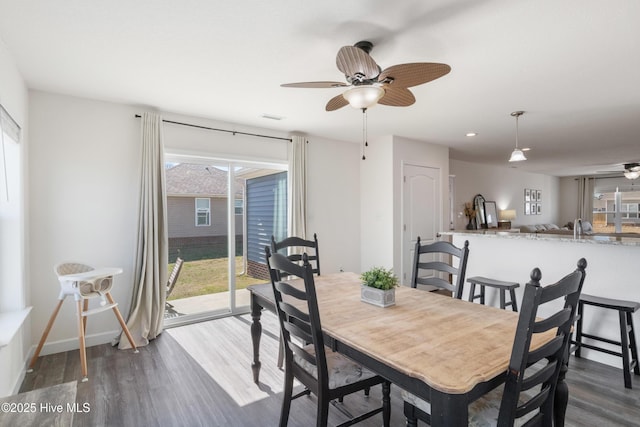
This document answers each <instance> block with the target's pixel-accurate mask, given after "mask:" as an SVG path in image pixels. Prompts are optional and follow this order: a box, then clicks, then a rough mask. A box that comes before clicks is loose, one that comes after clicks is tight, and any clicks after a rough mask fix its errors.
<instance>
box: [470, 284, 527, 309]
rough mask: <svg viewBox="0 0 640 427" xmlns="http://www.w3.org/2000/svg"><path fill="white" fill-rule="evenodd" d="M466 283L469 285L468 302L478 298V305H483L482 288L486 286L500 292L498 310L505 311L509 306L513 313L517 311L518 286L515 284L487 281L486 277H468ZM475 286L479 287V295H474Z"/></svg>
mask: <svg viewBox="0 0 640 427" xmlns="http://www.w3.org/2000/svg"><path fill="white" fill-rule="evenodd" d="M467 282H469V283H470V284H471V287H470V289H469V301H471V302H473V301H474V300H476V299H478V298H480V304H483V305H484V296H485V295H484V288H485V286H488V287H490V288H495V289H497V290H498V291H499V292H500V308H501V309H503V310H504V309H505V308H506V307H507V306H508V305H510V306H511V309H512V310H513V311H518V303H517V302H516V288H517V287H519V286H520V284H519V283H516V282H503V281H502V280H496V279H489V278H487V277H481V276H474V277H469V278H468V279H467ZM476 285H478V286H480V293H479V294H477V295H476ZM507 291H509V296H510V298H511V300H510V301H509V302H506V295H505V294H506V292H507Z"/></svg>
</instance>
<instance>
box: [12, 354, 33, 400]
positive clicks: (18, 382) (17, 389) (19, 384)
mask: <svg viewBox="0 0 640 427" xmlns="http://www.w3.org/2000/svg"><path fill="white" fill-rule="evenodd" d="M29 359H30V358H27V360H26V361H25V363H24V365H23V368H22V369H21V370H20V375H19V376H18V378H17V379H16V382H15V384H14V385H13V388H12V392H11V394H12V395H16V394H18V393H20V387H22V382H23V381H24V377H25V375H26V374H27V365H28V364H29Z"/></svg>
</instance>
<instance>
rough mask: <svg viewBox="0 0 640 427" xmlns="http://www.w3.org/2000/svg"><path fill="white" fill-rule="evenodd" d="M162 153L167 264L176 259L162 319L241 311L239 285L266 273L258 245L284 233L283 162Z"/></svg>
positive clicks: (243, 297)
mask: <svg viewBox="0 0 640 427" xmlns="http://www.w3.org/2000/svg"><path fill="white" fill-rule="evenodd" d="M167 158H168V159H169V160H171V161H170V162H167V164H166V169H165V172H166V183H167V210H168V212H167V213H168V228H169V265H168V267H167V268H168V269H169V272H171V271H172V269H173V267H174V264H175V262H176V259H177V258H181V259H182V260H183V261H184V263H183V265H182V268H181V270H180V273H179V275H178V277H177V281H176V284H175V285H174V286H173V288H172V291H171V292H170V294H169V295H168V296H167V306H166V311H165V324H167V325H169V326H171V325H175V324H182V323H187V322H193V321H198V320H202V319H209V318H212V317H219V316H224V315H229V314H235V313H240V312H246V311H248V306H249V294H248V291H246V289H245V288H246V287H247V286H248V285H250V284H255V283H264V282H266V281H268V274H267V269H266V264H265V262H264V246H265V245H266V244H269V240H270V239H271V235H275V236H276V237H277V238H281V237H283V236H284V235H286V224H287V219H286V214H287V172H286V170H284V169H285V167H284V166H279V165H267V164H256V163H252V164H250V165H249V164H242V163H240V162H221V161H214V160H207V159H201V158H198V159H190V158H184V157H180V158H178V157H175V156H171V155H168V156H167Z"/></svg>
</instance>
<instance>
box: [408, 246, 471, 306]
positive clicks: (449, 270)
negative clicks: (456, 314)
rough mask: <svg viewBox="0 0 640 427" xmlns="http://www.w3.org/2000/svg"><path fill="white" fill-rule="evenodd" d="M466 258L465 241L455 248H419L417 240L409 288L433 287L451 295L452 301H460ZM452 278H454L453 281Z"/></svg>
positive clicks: (467, 250) (467, 248)
mask: <svg viewBox="0 0 640 427" xmlns="http://www.w3.org/2000/svg"><path fill="white" fill-rule="evenodd" d="M468 257H469V241H468V240H467V241H465V242H464V246H463V247H461V248H459V247H457V246H455V245H454V244H452V243H450V242H446V241H438V242H434V243H428V244H422V243H421V240H420V236H418V238H417V239H416V244H415V248H414V253H413V272H412V275H411V287H412V288H416V287H417V285H430V286H435V287H437V288H440V289H444V290H447V291H451V292H452V293H453V296H454V297H455V298H458V299H460V298H462V290H463V286H464V279H465V275H466V271H467V259H468ZM452 276H455V281H454V280H453V279H452Z"/></svg>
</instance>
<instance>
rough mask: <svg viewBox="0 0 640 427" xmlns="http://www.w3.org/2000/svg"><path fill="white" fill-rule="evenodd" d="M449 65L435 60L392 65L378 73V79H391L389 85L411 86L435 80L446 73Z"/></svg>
mask: <svg viewBox="0 0 640 427" xmlns="http://www.w3.org/2000/svg"><path fill="white" fill-rule="evenodd" d="M449 71H451V67H450V66H448V65H447V64H439V63H436V62H414V63H411V64H398V65H392V66H391V67H389V68H386V69H385V70H383V71H382V73H380V76H379V77H378V81H380V82H383V81H384V80H385V79H391V80H392V82H389V84H390V85H393V86H396V87H397V86H400V87H412V86H417V85H421V84H424V83H427V82H430V81H431V80H435V79H437V78H440V77H442V76H444V75H445V74H448V73H449Z"/></svg>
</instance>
